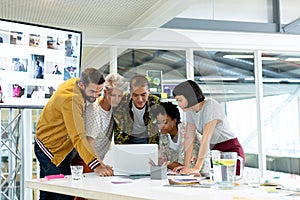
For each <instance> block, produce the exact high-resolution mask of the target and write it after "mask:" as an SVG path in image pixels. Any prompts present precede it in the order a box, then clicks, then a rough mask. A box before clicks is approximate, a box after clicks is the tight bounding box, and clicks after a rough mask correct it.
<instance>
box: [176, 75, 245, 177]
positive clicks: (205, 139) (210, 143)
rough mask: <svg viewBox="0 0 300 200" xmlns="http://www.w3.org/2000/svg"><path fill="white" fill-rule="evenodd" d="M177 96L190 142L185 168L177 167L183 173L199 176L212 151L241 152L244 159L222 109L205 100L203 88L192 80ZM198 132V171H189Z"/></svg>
mask: <svg viewBox="0 0 300 200" xmlns="http://www.w3.org/2000/svg"><path fill="white" fill-rule="evenodd" d="M173 96H174V97H175V99H176V101H177V102H178V106H179V107H180V108H181V109H182V110H183V111H184V112H186V122H187V127H186V138H185V139H186V142H185V155H184V166H179V167H176V168H175V169H174V170H175V171H180V173H199V171H200V170H201V168H202V167H203V163H204V160H205V157H206V156H207V155H208V152H209V150H219V151H222V152H237V154H238V156H240V157H242V158H243V159H244V161H243V163H242V165H244V164H245V155H244V150H243V147H242V146H241V144H240V142H239V141H238V139H237V137H236V135H235V134H234V132H233V130H232V129H231V127H230V125H229V122H228V120H227V118H226V115H225V113H224V111H223V108H222V107H221V105H220V104H219V103H218V102H217V101H216V100H214V99H205V96H204V94H203V92H202V90H201V88H200V87H199V86H198V85H197V83H195V82H194V81H191V80H188V81H185V82H182V83H180V84H179V85H177V86H176V87H175V88H174V90H173ZM196 130H197V131H198V132H199V133H200V134H201V135H202V139H201V146H200V149H199V153H198V159H197V162H196V164H195V166H194V167H192V168H190V167H189V160H190V158H191V156H192V151H193V149H194V143H193V140H194V134H195V131H196ZM240 164H241V163H239V162H238V163H237V171H236V174H237V175H240Z"/></svg>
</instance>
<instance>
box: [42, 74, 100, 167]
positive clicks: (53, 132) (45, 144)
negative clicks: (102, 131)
mask: <svg viewBox="0 0 300 200" xmlns="http://www.w3.org/2000/svg"><path fill="white" fill-rule="evenodd" d="M79 81H80V80H79V78H71V79H69V80H67V81H65V82H64V83H62V84H61V85H60V86H59V87H58V89H57V91H56V92H55V93H54V94H53V96H52V97H51V98H50V100H49V101H48V103H47V104H46V106H45V107H44V109H43V110H42V113H41V115H40V118H39V120H38V124H37V130H36V142H37V144H38V145H39V146H40V148H41V149H42V150H43V152H44V153H45V154H46V155H47V156H48V157H49V158H50V159H51V161H52V163H54V164H55V165H56V166H58V165H59V164H60V163H61V162H62V161H63V160H64V159H65V158H66V156H67V155H68V154H69V153H70V152H71V151H72V149H73V147H74V148H75V149H76V150H77V152H78V153H79V155H80V157H81V158H82V159H83V160H84V162H85V163H86V164H87V165H88V166H89V167H90V168H91V169H94V168H96V167H97V166H98V165H100V162H99V161H98V160H97V159H96V155H95V152H93V150H92V148H91V146H90V144H89V142H88V141H87V139H86V134H85V128H84V119H83V113H84V105H85V102H84V98H83V96H82V93H81V91H80V88H79V87H78V82H79Z"/></svg>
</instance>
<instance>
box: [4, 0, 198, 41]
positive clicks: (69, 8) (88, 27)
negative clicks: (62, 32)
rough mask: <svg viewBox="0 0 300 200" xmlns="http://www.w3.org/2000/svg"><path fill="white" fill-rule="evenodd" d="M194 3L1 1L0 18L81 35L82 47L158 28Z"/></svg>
mask: <svg viewBox="0 0 300 200" xmlns="http://www.w3.org/2000/svg"><path fill="white" fill-rule="evenodd" d="M195 2H196V1H195V0H176V1H174V0H1V2H0V18H2V19H8V20H15V21H21V22H27V23H33V24H40V25H47V26H53V27H59V28H66V29H72V30H76V31H82V33H83V45H84V46H88V45H95V44H96V45H99V44H100V43H101V42H102V41H103V40H105V39H107V38H110V37H117V36H118V35H119V34H120V33H122V32H127V31H129V32H130V34H131V35H130V36H128V37H134V35H135V33H136V34H137V35H138V31H136V32H135V31H132V30H139V29H140V28H145V27H151V28H158V27H160V26H161V25H163V24H165V23H166V22H168V21H169V20H171V19H173V18H174V17H175V16H177V15H179V14H180V13H182V12H183V11H184V10H186V9H187V8H189V7H191V6H192V5H193V3H195Z"/></svg>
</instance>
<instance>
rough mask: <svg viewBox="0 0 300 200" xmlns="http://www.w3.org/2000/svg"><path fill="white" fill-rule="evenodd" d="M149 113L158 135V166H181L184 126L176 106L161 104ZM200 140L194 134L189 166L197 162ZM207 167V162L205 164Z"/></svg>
mask: <svg viewBox="0 0 300 200" xmlns="http://www.w3.org/2000/svg"><path fill="white" fill-rule="evenodd" d="M151 112H152V116H153V117H154V118H156V123H157V126H158V129H159V133H160V134H159V151H158V152H159V157H158V164H159V165H167V167H168V168H169V169H174V167H177V166H183V163H184V160H183V158H184V136H185V127H186V125H185V123H183V122H181V118H180V112H179V109H178V107H177V105H174V104H173V103H172V102H161V103H160V104H159V105H157V106H156V107H155V108H154V109H153V110H152V111H151ZM200 140H201V136H200V134H199V133H196V134H195V139H194V149H193V155H192V157H191V159H190V161H189V166H194V165H195V163H196V161H197V157H198V156H197V154H198V150H199V146H200ZM207 166H208V167H209V162H207ZM203 170H209V168H204V169H203ZM202 172H203V171H202ZM206 172H207V171H206Z"/></svg>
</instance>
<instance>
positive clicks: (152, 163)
mask: <svg viewBox="0 0 300 200" xmlns="http://www.w3.org/2000/svg"><path fill="white" fill-rule="evenodd" d="M148 163H149V165H151V166H156V164H155V162H154V161H153V160H152V159H151V158H149V162H148Z"/></svg>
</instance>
